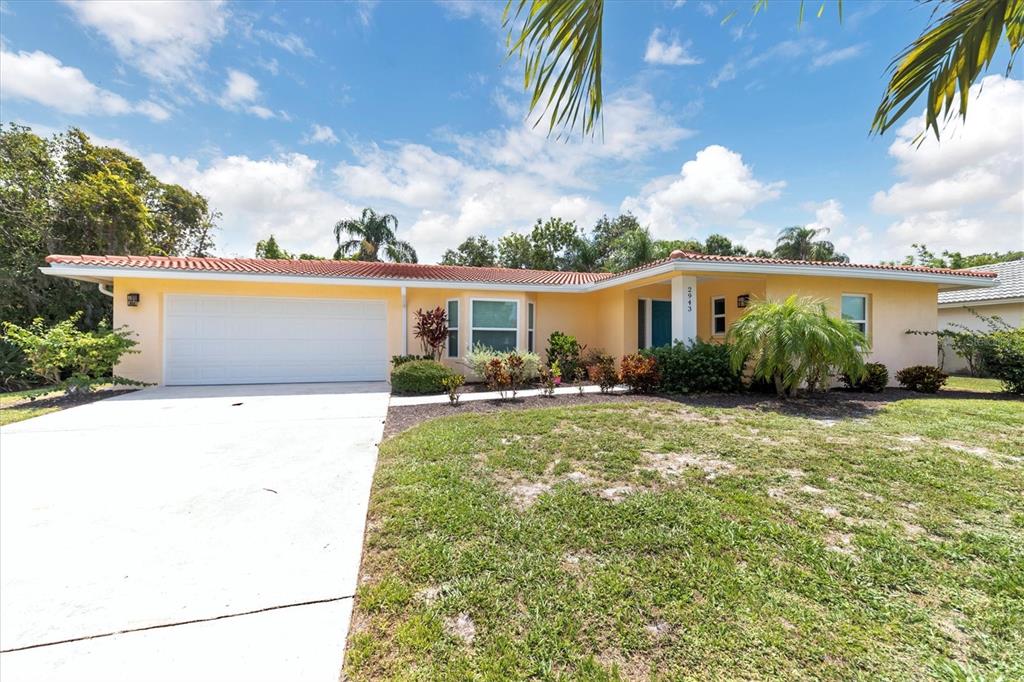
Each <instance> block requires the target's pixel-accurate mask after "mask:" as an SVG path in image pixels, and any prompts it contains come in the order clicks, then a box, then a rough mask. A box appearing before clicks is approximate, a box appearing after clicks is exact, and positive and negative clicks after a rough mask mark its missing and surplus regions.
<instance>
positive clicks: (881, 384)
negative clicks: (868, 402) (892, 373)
mask: <svg viewBox="0 0 1024 682" xmlns="http://www.w3.org/2000/svg"><path fill="white" fill-rule="evenodd" d="M864 372H865V374H864V378H863V379H859V380H858V379H857V378H856V377H851V376H850V375H849V374H843V375H842V376H840V377H839V378H840V379H841V380H842V382H843V383H844V384H846V387H847V388H852V389H853V390H855V391H866V392H867V393H881V392H882V391H883V390H885V387H886V386H888V385H889V370H888V369H886V367H885V365H883V364H882V363H880V362H869V363H868V364H866V365H864Z"/></svg>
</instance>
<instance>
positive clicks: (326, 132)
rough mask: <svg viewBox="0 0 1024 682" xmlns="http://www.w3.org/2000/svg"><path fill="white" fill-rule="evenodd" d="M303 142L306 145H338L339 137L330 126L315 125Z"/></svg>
mask: <svg viewBox="0 0 1024 682" xmlns="http://www.w3.org/2000/svg"><path fill="white" fill-rule="evenodd" d="M302 141H303V142H304V143H305V144H317V143H319V144H338V136H337V135H335V134H334V131H333V130H332V129H331V127H330V126H322V125H320V124H319V123H314V124H313V127H312V128H310V129H309V133H307V134H306V136H305V137H303V138H302Z"/></svg>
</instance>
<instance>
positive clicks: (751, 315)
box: [726, 294, 869, 396]
mask: <svg viewBox="0 0 1024 682" xmlns="http://www.w3.org/2000/svg"><path fill="white" fill-rule="evenodd" d="M726 338H727V341H728V342H729V343H730V344H731V348H730V355H731V358H732V366H733V369H734V370H739V369H741V368H743V367H744V366H745V365H747V364H748V363H750V365H751V367H752V369H753V376H754V378H756V379H763V380H765V381H770V382H772V383H774V384H775V391H776V393H778V395H780V396H787V395H794V394H795V393H796V391H797V389H798V388H799V387H800V386H801V384H803V383H805V382H806V383H807V387H808V389H809V390H812V391H813V390H814V389H815V388H817V387H822V386H825V385H826V382H827V380H828V378H829V377H830V376H831V375H832V374H834V373H840V374H845V375H847V376H849V377H852V378H854V379H855V380H860V378H862V377H863V375H864V354H865V353H866V352H867V351H868V349H869V347H868V341H867V339H866V338H865V337H864V335H863V334H861V333H860V331H859V330H858V329H857V328H856V327H854V326H853V325H852V324H850V323H849V322H847V321H845V320H842V319H840V318H837V317H832V316H831V315H829V314H828V311H827V310H826V308H825V304H824V302H822V301H820V300H816V299H811V298H800V297H798V296H796V295H795V294H794V295H792V296H790V297H789V298H787V299H786V300H785V301H773V300H765V301H758V302H756V303H753V304H752V305H751V306H750V307H749V308H748V309H747V312H746V313H745V314H744V315H743V317H741V318H740V319H738V320H737V321H736V322H735V323H733V325H732V327H730V329H729V333H728V335H727V337H726Z"/></svg>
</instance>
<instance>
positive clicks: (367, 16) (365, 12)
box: [356, 0, 378, 28]
mask: <svg viewBox="0 0 1024 682" xmlns="http://www.w3.org/2000/svg"><path fill="white" fill-rule="evenodd" d="M377 4H378V2H377V0H356V16H357V17H359V23H361V24H362V25H363V27H364V28H365V27H368V26H369V25H370V24H372V23H373V13H374V11H376V9H377Z"/></svg>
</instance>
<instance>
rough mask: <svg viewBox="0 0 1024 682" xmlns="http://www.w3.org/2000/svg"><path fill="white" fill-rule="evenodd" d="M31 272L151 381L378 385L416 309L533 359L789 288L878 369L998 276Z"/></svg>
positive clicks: (413, 268)
mask: <svg viewBox="0 0 1024 682" xmlns="http://www.w3.org/2000/svg"><path fill="white" fill-rule="evenodd" d="M47 263H48V266H47V267H44V268H41V270H42V272H44V273H45V274H47V275H52V276H54V277H66V278H70V279H76V280H81V281H85V282H94V283H96V284H97V285H98V286H99V287H100V289H101V290H102V291H104V292H105V293H107V294H110V295H112V296H113V303H114V320H113V322H114V325H115V326H121V325H126V326H127V327H128V328H129V329H131V330H132V331H133V332H134V333H135V335H136V337H135V338H136V339H137V341H138V342H139V345H138V346H137V348H136V349H137V350H138V351H139V352H138V353H137V354H132V355H128V356H126V357H125V358H124V360H122V362H121V363H120V365H119V366H118V367H117V370H116V371H117V374H118V375H120V376H124V377H127V378H130V379H136V380H139V381H144V382H147V383H154V384H238V383H279V382H307V381H308V382H315V381H374V380H383V379H386V378H387V376H388V373H389V370H390V358H391V356H392V355H400V354H408V353H418V352H420V349H419V344H418V342H417V340H416V339H415V338H414V337H413V333H412V329H411V327H412V318H413V312H414V311H415V310H417V309H419V308H424V309H427V308H434V307H436V306H441V307H443V308H446V309H447V310H448V314H449V326H450V328H451V332H450V335H449V343H448V348H447V349H446V353H445V355H446V357H445V362H447V363H449V364H451V366H452V367H455V368H460V369H464V365H463V364H462V362H461V358H462V357H464V356H465V354H466V352H467V351H468V350H469V349H470V348H472V346H473V345H475V344H476V343H484V344H486V345H488V346H491V347H494V348H499V349H506V348H518V349H521V350H533V351H536V352H538V353H540V354H542V355H543V353H544V351H545V347H546V341H547V338H548V335H550V334H551V332H553V331H556V330H558V331H563V332H565V333H567V334H573V335H575V336H576V337H577V338H578V339H579V341H580V342H581V343H584V344H587V345H588V346H589V347H591V348H603V349H604V350H606V351H607V352H608V353H610V354H612V355H613V356H615V357H621V356H622V355H624V354H626V353H631V352H634V351H636V350H637V349H640V348H646V347H651V346H658V345H663V344H667V343H670V342H671V341H673V340H684V341H685V340H690V339H693V338H698V337H699V338H701V339H704V340H715V339H720V338H724V336H725V333H726V331H727V330H728V328H729V325H730V324H732V323H733V322H734V321H735V320H736V319H737V318H739V317H740V316H741V315H742V314H743V312H744V308H745V307H746V305H747V304H748V303H749V302H751V301H753V300H756V299H760V298H776V299H779V298H785V297H786V296H789V295H790V294H794V293H796V294H800V295H806V296H814V297H818V298H822V299H824V300H826V301H827V303H828V305H829V307H830V309H831V310H832V311H834V313H835V314H836V315H840V314H841V315H843V316H844V317H845V318H847V319H849V320H850V321H852V322H853V323H854V324H856V325H857V326H859V327H860V328H861V329H862V330H863V331H864V332H865V333H866V334H867V335H868V337H869V338H870V340H871V344H872V351H871V359H872V360H873V361H876V362H882V363H884V364H885V365H887V366H888V367H889V369H890V375H891V374H893V373H894V372H895V370H898V369H900V368H902V367H905V366H908V365H916V364H934V363H935V340H934V339H933V338H931V337H927V336H913V335H907V334H905V332H906V330H908V329H916V330H934V329H936V326H937V308H936V297H937V295H938V293H939V292H940V291H948V290H960V289H969V288H977V287H989V286H992V285H993V284H995V274H994V273H988V272H979V271H956V270H944V269H933V268H922V267H905V266H889V265H855V264H849V263H811V262H803V261H785V260H775V259H768V258H752V257H746V256H710V255H704V254H697V253H690V252H683V251H674V252H673V253H672V254H671V255H670V256H669V257H668V258H665V259H662V260H658V261H655V262H653V263H649V264H647V265H645V266H643V267H640V268H635V269H633V270H629V271H627V272H621V273H614V274H613V273H582V272H547V271H538V270H510V269H503V268H471V267H461V266H444V265H414V264H400V263H365V262H358V261H300V260H261V259H247V258H175V257H170V258H168V257H154V256H60V255H54V256H50V257H48V258H47Z"/></svg>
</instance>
